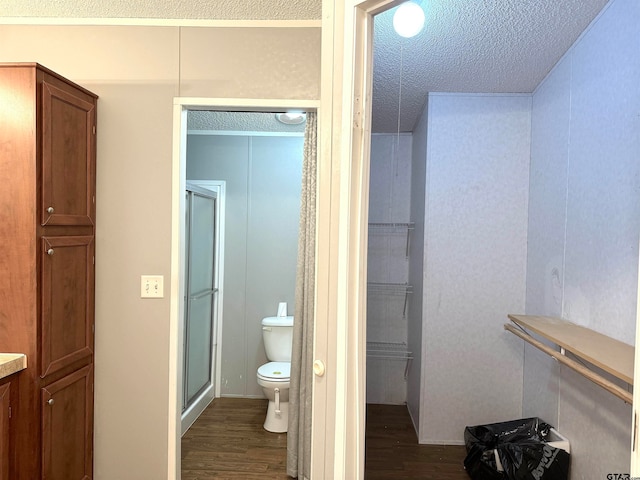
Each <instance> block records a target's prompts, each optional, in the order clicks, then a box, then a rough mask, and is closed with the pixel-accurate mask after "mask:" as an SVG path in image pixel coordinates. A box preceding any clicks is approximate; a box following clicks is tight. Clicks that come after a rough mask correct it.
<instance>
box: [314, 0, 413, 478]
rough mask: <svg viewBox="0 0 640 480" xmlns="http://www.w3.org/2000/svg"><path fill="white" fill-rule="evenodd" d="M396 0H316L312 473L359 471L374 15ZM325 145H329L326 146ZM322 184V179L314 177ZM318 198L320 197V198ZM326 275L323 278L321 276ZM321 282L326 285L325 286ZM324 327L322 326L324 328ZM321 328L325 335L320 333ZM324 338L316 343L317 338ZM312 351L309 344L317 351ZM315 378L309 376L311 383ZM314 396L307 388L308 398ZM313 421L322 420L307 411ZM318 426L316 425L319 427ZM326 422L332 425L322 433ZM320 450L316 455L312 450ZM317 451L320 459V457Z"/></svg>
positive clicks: (357, 474)
mask: <svg viewBox="0 0 640 480" xmlns="http://www.w3.org/2000/svg"><path fill="white" fill-rule="evenodd" d="M399 3H401V2H400V0H323V3H322V12H323V24H322V81H321V88H322V105H323V112H324V113H325V116H324V117H323V118H322V119H321V123H320V131H321V132H322V133H323V136H322V143H321V145H322V148H323V149H324V151H325V153H326V154H327V155H326V157H325V154H323V156H322V159H325V158H328V159H329V160H328V163H325V164H324V165H321V168H320V173H322V171H323V169H331V171H330V173H327V174H326V175H325V177H326V178H329V179H330V184H331V185H330V186H331V188H329V187H326V188H327V191H328V193H329V195H330V197H326V196H325V197H323V195H322V193H321V194H320V198H321V199H322V198H324V199H325V201H326V200H327V198H330V205H331V211H330V212H329V213H327V212H325V214H327V215H328V218H326V219H325V218H324V217H322V216H319V222H318V228H319V229H321V228H323V227H325V229H326V230H321V231H320V234H319V238H318V256H319V258H318V261H319V265H328V267H327V269H326V270H325V271H323V272H322V274H323V275H326V278H325V277H323V276H321V274H320V273H319V274H318V277H319V278H318V288H317V292H316V293H317V296H318V298H319V299H323V300H324V299H326V311H324V310H322V308H324V306H323V305H320V306H318V307H317V311H318V314H319V316H320V318H323V319H326V321H327V324H326V326H323V328H324V330H322V331H320V329H316V343H315V345H316V348H318V347H319V346H322V347H323V349H322V350H321V351H323V352H326V358H327V359H329V360H330V361H331V363H332V367H333V368H332V369H331V370H329V369H327V372H331V374H332V377H331V378H328V379H327V381H326V385H323V388H326V392H325V393H326V397H325V398H326V399H327V402H326V403H327V408H326V410H325V411H324V412H323V414H324V415H325V417H324V418H322V420H323V421H324V422H323V423H324V424H326V425H327V428H325V429H319V428H315V429H313V441H312V447H313V452H314V456H315V457H314V458H312V472H311V473H312V479H313V480H316V479H323V478H349V479H354V480H356V479H362V478H364V432H365V408H366V403H365V402H366V398H365V393H366V278H367V235H368V229H367V223H368V203H369V153H370V144H371V97H372V76H373V72H372V53H373V15H375V14H377V13H380V12H382V11H384V10H387V9H389V8H392V7H393V6H395V5H397V4H399ZM327 152H328V153H327ZM320 187H322V184H320ZM321 201H322V200H321ZM324 282H326V283H327V285H325V284H324ZM325 287H326V288H325ZM325 330H326V331H325ZM321 333H322V334H326V339H325V338H322V337H320V335H321ZM323 341H324V342H327V344H323V343H322V342H323ZM317 357H318V353H317V351H316V358H317ZM319 383H320V382H318V381H317V382H316V384H315V387H316V388H318V385H319ZM316 399H317V396H316V394H315V393H314V402H315V401H316ZM313 420H314V422H315V421H317V420H321V418H320V417H318V416H316V412H315V411H314V416H313ZM320 430H322V431H320ZM327 430H329V432H331V433H332V434H331V433H325V432H326V431H327ZM318 457H320V458H318ZM321 458H322V459H323V460H321Z"/></svg>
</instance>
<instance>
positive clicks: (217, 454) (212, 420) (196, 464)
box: [182, 398, 469, 480]
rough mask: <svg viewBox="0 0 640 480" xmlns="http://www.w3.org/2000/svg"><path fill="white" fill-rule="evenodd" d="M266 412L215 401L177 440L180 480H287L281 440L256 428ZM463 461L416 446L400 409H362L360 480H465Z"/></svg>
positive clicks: (256, 404) (454, 453) (254, 404)
mask: <svg viewBox="0 0 640 480" xmlns="http://www.w3.org/2000/svg"><path fill="white" fill-rule="evenodd" d="M266 408H267V403H266V400H254V399H241V398H217V399H215V400H214V401H213V403H212V404H211V405H210V406H209V407H208V408H207V409H206V410H205V411H204V412H203V414H202V415H201V416H200V418H199V419H198V420H197V421H196V422H195V423H194V424H193V426H192V427H191V428H190V429H189V431H188V432H187V433H185V435H184V437H183V438H182V479H183V480H211V479H230V480H231V479H246V480H252V479H265V480H268V479H277V480H287V479H289V480H290V477H288V476H287V474H286V456H287V454H286V449H287V436H286V434H284V433H282V434H277V433H270V432H267V431H266V430H264V429H263V428H262V424H263V422H264V415H265V413H266ZM464 455H465V452H464V447H459V446H456V447H452V446H428V445H418V441H417V438H416V434H415V431H414V429H413V426H412V424H411V420H410V418H409V414H408V413H407V409H406V407H404V406H392V405H367V430H366V462H365V463H366V465H365V479H366V480H378V479H380V480H386V479H412V480H420V479H423V480H432V479H433V480H436V479H437V480H468V479H469V477H468V476H467V474H466V472H465V471H464V468H463V467H462V460H463V459H464ZM314 480H316V479H314ZM318 480H328V479H318ZM336 480H337V479H336ZM345 480H346V479H345Z"/></svg>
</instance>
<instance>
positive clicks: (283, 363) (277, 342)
mask: <svg viewBox="0 0 640 480" xmlns="http://www.w3.org/2000/svg"><path fill="white" fill-rule="evenodd" d="M262 338H263V340H264V349H265V351H266V353H267V358H268V359H269V360H270V361H269V363H265V364H264V365H262V366H261V367H260V368H258V385H260V386H261V387H262V390H263V392H264V394H265V395H266V397H267V398H268V399H269V407H268V408H267V418H266V419H265V421H264V429H265V430H267V431H269V432H276V433H283V432H286V431H287V423H288V420H289V378H290V372H291V346H292V343H293V317H292V316H278V317H266V318H263V319H262Z"/></svg>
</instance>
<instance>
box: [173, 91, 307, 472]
mask: <svg viewBox="0 0 640 480" xmlns="http://www.w3.org/2000/svg"><path fill="white" fill-rule="evenodd" d="M317 103H318V102H313V101H295V100H282V101H278V100H232V99H225V100H216V99H210V100H206V99H205V100H203V99H197V101H194V99H185V100H184V101H182V100H181V99H177V100H176V103H175V106H174V122H175V123H174V148H175V151H174V159H175V160H174V176H173V179H174V184H173V192H174V194H173V239H172V240H173V241H172V271H173V272H176V273H177V275H176V274H174V275H173V277H172V281H175V282H177V287H176V288H177V291H178V292H179V294H178V295H175V296H172V309H171V322H172V330H173V331H175V332H176V333H177V335H176V336H175V338H174V337H173V336H172V342H171V349H172V355H171V358H175V359H176V363H175V364H172V370H173V371H172V378H175V379H176V383H175V384H173V383H172V389H173V388H174V387H175V390H174V394H173V395H172V403H173V405H172V406H170V408H171V411H175V417H171V418H170V427H171V432H173V434H172V435H171V436H170V446H169V447H170V449H172V450H174V451H175V452H176V454H175V458H174V459H171V460H172V461H175V466H174V467H172V468H175V471H176V477H177V478H181V477H180V471H181V465H180V464H181V462H180V460H179V459H180V458H181V452H180V450H181V449H180V439H181V436H182V433H183V425H182V418H181V411H182V408H181V406H182V404H183V402H184V401H185V400H184V397H183V388H182V385H183V384H185V381H186V382H188V380H189V379H188V378H187V379H185V370H184V368H183V366H184V363H185V359H186V358H187V352H186V351H185V345H186V343H185V337H187V336H188V332H187V331H186V330H185V329H184V328H183V322H182V319H183V318H184V316H185V314H186V310H187V309H188V306H187V302H186V300H185V299H186V298H187V288H188V286H187V285H186V282H185V281H184V279H185V278H187V277H186V275H185V274H186V271H187V266H188V262H187V259H188V256H187V250H186V245H187V243H188V239H189V234H188V230H187V228H186V226H187V222H186V218H185V213H184V212H185V210H186V203H187V197H185V196H184V195H183V194H178V193H177V192H184V191H185V189H186V185H187V177H188V175H187V132H188V123H187V120H188V114H189V112H197V111H203V110H206V111H211V112H219V113H220V112H243V113H251V112H256V113H264V112H270V113H273V112H285V111H290V110H297V111H315V110H317V107H318V105H317ZM196 186H198V185H196ZM200 186H202V185H200ZM228 188H229V185H228V183H227V189H228ZM267 188H272V189H273V188H278V185H277V184H272V183H271V184H270V185H265V189H267ZM227 193H228V190H227ZM227 196H228V195H227ZM226 208H229V206H228V205H227V207H226ZM226 208H225V210H226ZM227 219H229V216H228V215H227ZM295 222H296V223H297V218H296V219H295ZM223 238H224V237H223V236H221V240H222V239H223ZM294 256H295V255H294ZM222 258H223V257H222V256H220V258H219V260H222ZM294 263H295V262H294ZM228 265H231V264H228ZM294 277H295V270H294ZM220 281H221V280H220ZM225 283H226V282H225ZM212 290H213V289H212ZM227 293H229V292H227ZM214 294H215V292H214ZM214 296H215V295H214ZM214 303H216V302H214ZM217 303H218V306H219V307H220V308H222V299H221V298H218V299H217ZM273 308H274V312H273V314H275V308H277V303H275V304H274V305H273ZM289 308H290V309H291V310H293V299H291V305H290V307H289ZM228 313H229V312H225V317H226V316H228ZM258 321H259V319H258ZM255 330H256V332H258V333H260V332H261V330H260V329H255ZM205 333H206V334H208V332H205ZM211 333H212V334H213V337H214V338H215V337H216V336H217V338H221V333H222V323H221V324H220V326H219V327H218V328H217V329H214V330H213V331H212V332H211ZM216 334H217V335H216ZM174 340H175V341H174ZM213 343H214V345H213V347H214V350H215V353H214V354H213V355H212V356H211V359H212V360H214V362H213V365H215V367H210V370H209V372H210V374H211V376H212V380H211V385H212V386H213V387H214V388H213V389H211V388H209V389H208V390H209V391H208V397H207V400H205V403H207V401H209V402H210V401H211V399H213V398H214V397H217V396H224V395H225V393H224V391H223V390H224V385H223V384H222V381H223V375H222V374H221V373H220V367H221V364H222V363H223V362H222V361H221V350H222V348H221V341H220V340H219V341H218V343H217V345H215V342H213ZM258 346H259V345H258ZM253 353H254V355H256V348H254V349H253ZM216 357H217V361H215V360H216ZM216 372H217V373H216ZM241 376H242V380H243V381H246V382H249V381H250V379H248V378H246V377H247V376H248V374H247V375H245V373H244V372H242V374H241ZM202 377H204V375H202ZM253 377H254V378H255V369H254V372H253ZM253 383H256V382H255V381H254V382H253ZM174 409H175V410H174ZM195 411H196V410H195V409H194V412H195ZM196 418H197V414H194V415H193V418H191V419H189V421H188V422H186V423H185V425H188V424H189V422H193V421H195V419H196Z"/></svg>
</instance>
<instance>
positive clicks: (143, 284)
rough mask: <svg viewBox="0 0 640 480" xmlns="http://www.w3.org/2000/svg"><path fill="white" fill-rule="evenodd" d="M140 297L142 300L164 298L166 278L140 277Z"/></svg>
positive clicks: (156, 276) (157, 276) (155, 276)
mask: <svg viewBox="0 0 640 480" xmlns="http://www.w3.org/2000/svg"><path fill="white" fill-rule="evenodd" d="M140 297H141V298H163V297H164V276H163V275H141V276H140Z"/></svg>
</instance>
